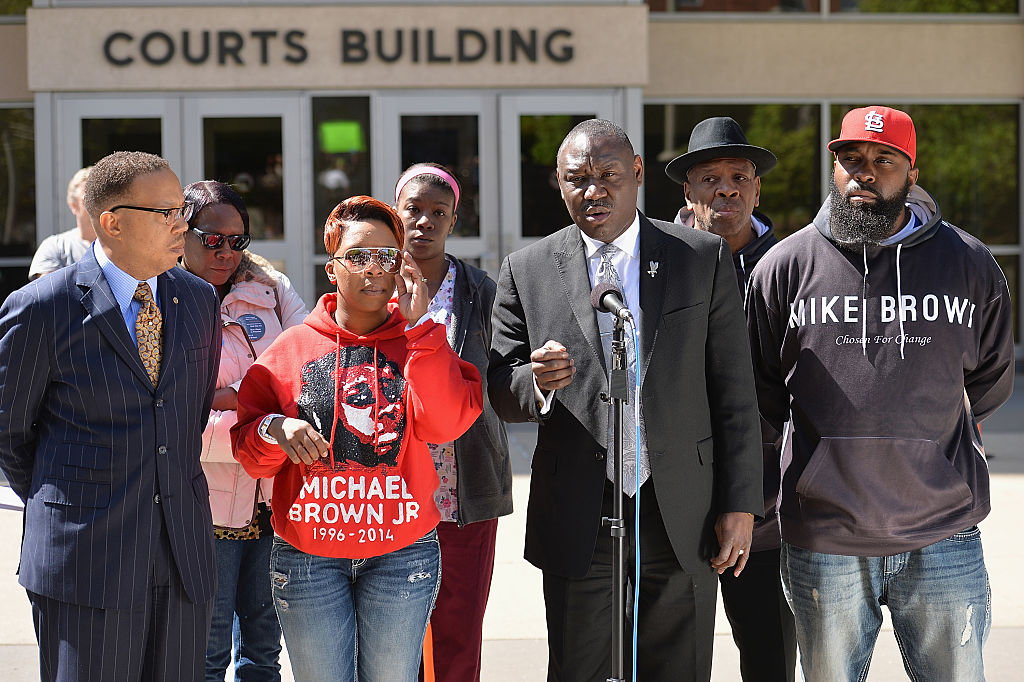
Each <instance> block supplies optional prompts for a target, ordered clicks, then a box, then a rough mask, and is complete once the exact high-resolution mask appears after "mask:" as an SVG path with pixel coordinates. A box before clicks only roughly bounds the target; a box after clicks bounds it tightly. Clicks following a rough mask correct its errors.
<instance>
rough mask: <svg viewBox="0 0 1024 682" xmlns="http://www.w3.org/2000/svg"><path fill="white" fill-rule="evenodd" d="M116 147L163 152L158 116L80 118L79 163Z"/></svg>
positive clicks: (105, 153)
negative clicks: (80, 141)
mask: <svg viewBox="0 0 1024 682" xmlns="http://www.w3.org/2000/svg"><path fill="white" fill-rule="evenodd" d="M117 151H132V152H148V153H149V154H156V155H157V156H163V143H162V141H161V139H160V119H159V118H83V119H82V165H83V166H91V165H92V164H94V163H96V162H97V161H99V160H100V159H102V158H103V157H104V156H106V155H107V154H111V153H113V152H117Z"/></svg>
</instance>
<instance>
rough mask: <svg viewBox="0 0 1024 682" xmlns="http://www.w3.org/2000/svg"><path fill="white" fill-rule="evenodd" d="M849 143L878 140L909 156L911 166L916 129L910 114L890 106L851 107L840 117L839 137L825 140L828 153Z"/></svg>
mask: <svg viewBox="0 0 1024 682" xmlns="http://www.w3.org/2000/svg"><path fill="white" fill-rule="evenodd" d="M848 142H877V143H878V144H884V145H885V146H887V147H892V148H893V149H895V150H896V151H899V152H903V154H905V155H906V156H907V157H908V158H909V159H910V166H911V168H913V166H914V161H915V159H916V157H917V132H916V131H915V130H914V121H913V120H912V119H911V118H910V115H909V114H907V113H906V112H904V111H900V110H899V109H890V108H889V107H863V108H861V109H853V110H851V111H849V112H848V113H847V114H846V116H844V117H843V129H842V130H841V131H839V137H838V138H836V139H835V140H832V141H831V142H829V143H828V149H829V151H831V152H834V151H836V150H837V149H839V148H840V147H842V146H843V145H844V144H846V143H848Z"/></svg>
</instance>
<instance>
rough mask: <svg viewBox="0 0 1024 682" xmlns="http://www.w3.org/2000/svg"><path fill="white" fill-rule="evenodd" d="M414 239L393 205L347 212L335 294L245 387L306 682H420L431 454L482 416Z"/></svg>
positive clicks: (359, 203) (333, 266) (250, 436)
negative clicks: (432, 299) (411, 243)
mask: <svg viewBox="0 0 1024 682" xmlns="http://www.w3.org/2000/svg"><path fill="white" fill-rule="evenodd" d="M403 240H404V230H403V226H402V221H401V220H400V219H399V218H398V216H397V215H396V214H395V212H394V211H393V210H392V209H391V208H390V207H389V206H387V205H386V204H384V203H382V202H380V201H377V200H375V199H371V198H370V197H352V198H350V199H346V200H345V201H343V202H342V203H341V204H339V205H338V206H337V207H336V208H335V209H334V211H332V212H331V215H330V217H328V219H327V224H326V225H325V227H324V245H325V246H326V247H327V252H328V253H329V254H331V256H330V258H329V260H328V261H327V264H326V270H327V276H328V278H329V279H330V281H331V282H333V283H336V285H337V291H336V292H332V293H329V294H325V295H324V296H323V297H322V298H321V299H320V301H319V302H318V304H317V307H316V309H315V310H314V311H313V312H312V313H311V314H310V315H309V317H307V318H306V320H305V323H304V324H302V325H298V326H296V327H292V328H291V329H288V330H286V331H285V332H284V333H282V334H281V335H280V336H279V337H278V338H277V340H275V341H274V343H273V344H272V345H271V346H270V348H268V349H267V350H266V351H265V352H264V353H263V355H261V356H260V358H259V360H258V361H257V362H256V363H255V364H254V365H253V366H252V367H251V368H250V370H249V372H248V373H247V374H246V377H245V379H244V380H243V381H242V385H241V387H240V389H239V392H238V423H237V424H236V425H235V427H234V428H233V429H232V432H231V435H232V440H233V443H234V446H235V456H236V457H237V458H238V460H239V462H241V464H242V465H243V467H245V470H246V471H247V472H248V473H249V474H250V475H251V476H253V477H260V478H268V477H271V476H274V477H275V478H274V493H273V499H272V507H273V512H274V513H273V517H272V519H273V525H274V531H275V538H274V547H273V551H272V554H271V582H272V584H273V590H274V600H275V605H276V607H277V612H278V617H279V618H280V620H281V628H282V630H283V631H284V636H285V643H286V645H287V648H288V654H289V658H290V660H291V664H292V671H293V673H294V675H295V679H296V680H298V681H299V682H306V681H315V680H325V681H326V680H332V681H333V680H341V681H345V682H347V681H352V682H354V681H355V680H357V679H358V680H360V681H361V682H370V681H372V682H383V681H385V680H387V681H392V680H393V681H395V682H410V681H412V680H415V679H416V673H417V669H418V666H419V661H420V654H421V647H422V641H423V634H424V631H425V630H426V624H427V619H428V617H429V615H430V610H431V608H432V607H433V603H434V599H435V598H436V595H437V585H438V576H439V573H440V553H439V550H438V544H437V536H436V532H435V530H434V528H435V526H436V525H437V522H438V519H439V514H438V511H437V507H436V505H435V504H434V501H433V495H434V490H435V489H436V488H437V485H438V479H437V474H436V473H435V470H434V464H433V461H432V459H431V456H430V452H429V451H428V449H427V443H428V442H432V443H437V442H445V441H448V440H452V439H453V438H456V437H458V436H460V435H461V434H462V433H463V432H464V431H465V430H466V429H468V428H469V426H470V425H472V424H473V422H474V421H475V420H476V418H477V416H478V415H479V414H480V411H481V405H482V401H483V397H482V391H481V381H480V374H479V372H478V371H477V370H476V368H475V367H473V365H471V364H470V363H468V362H464V361H462V360H460V359H459V358H458V356H457V355H455V353H454V352H453V351H452V350H451V347H450V346H449V344H448V340H447V337H446V334H445V327H444V325H439V324H437V323H435V322H433V321H431V320H429V319H426V320H422V321H421V319H420V318H422V317H423V315H424V313H425V312H426V310H427V303H428V298H427V287H426V281H425V279H424V278H423V276H422V273H421V272H420V270H419V268H418V267H417V265H416V263H415V261H413V259H412V258H411V257H410V256H408V255H407V254H405V253H404V252H403V251H402V250H401V244H402V243H403ZM396 287H397V306H395V305H392V306H389V305H388V300H389V299H390V298H391V296H392V293H395V292H396ZM417 322H419V323H418V324H417Z"/></svg>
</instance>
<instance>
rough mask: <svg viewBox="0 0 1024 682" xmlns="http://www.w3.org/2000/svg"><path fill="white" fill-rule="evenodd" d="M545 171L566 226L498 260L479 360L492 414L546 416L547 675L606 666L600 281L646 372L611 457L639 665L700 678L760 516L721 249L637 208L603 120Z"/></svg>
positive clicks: (540, 475) (533, 511) (754, 445)
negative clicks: (722, 592)
mask: <svg viewBox="0 0 1024 682" xmlns="http://www.w3.org/2000/svg"><path fill="white" fill-rule="evenodd" d="M557 168H558V183H559V189H560V190H561V193H562V198H563V199H564V201H565V205H566V208H567V209H568V211H569V215H570V216H571V217H572V220H573V224H571V225H569V226H568V227H565V228H563V229H561V230H558V231H555V232H554V233H553V234H552V235H550V236H548V237H545V238H544V239H541V240H540V241H538V242H536V243H534V244H532V245H530V246H527V247H526V248H524V249H521V250H519V251H516V252H515V253H513V254H511V255H510V256H508V257H507V258H506V259H505V261H504V262H503V263H502V266H501V274H500V275H499V279H498V290H497V295H496V297H495V302H494V311H493V316H492V324H493V337H492V341H491V361H490V365H489V370H488V392H489V395H490V398H491V402H492V403H493V405H494V408H495V411H496V412H497V413H498V416H499V417H502V418H503V419H505V420H507V421H509V422H523V421H535V422H538V423H539V425H540V426H539V428H538V435H537V447H536V450H535V452H534V455H533V473H532V476H531V481H530V500H529V506H528V509H527V520H526V559H527V560H528V561H530V562H531V563H533V564H534V565H535V566H537V567H539V568H540V569H541V570H542V571H543V574H544V575H543V581H544V604H545V609H546V616H547V626H548V679H549V680H560V681H580V682H592V681H593V680H603V679H607V678H608V677H609V676H610V673H611V672H613V671H612V669H611V666H612V651H611V632H612V620H611V614H612V608H611V604H612V584H611V570H612V540H611V534H610V532H609V530H608V528H606V527H604V528H603V527H602V526H603V524H602V518H607V517H611V516H612V511H613V504H614V499H613V498H614V486H613V485H612V482H611V477H612V472H613V464H614V462H613V460H614V459H615V458H614V457H613V456H612V455H613V453H614V448H613V447H612V445H611V443H612V431H611V424H612V418H611V406H610V405H606V404H604V403H602V402H601V401H602V397H603V396H605V395H606V392H607V391H608V380H607V373H606V367H608V366H609V354H610V347H611V329H612V320H611V316H612V315H611V313H604V312H602V313H598V312H597V311H596V310H595V309H594V308H593V307H592V306H591V301H590V295H591V291H592V289H593V288H594V287H596V286H599V285H602V284H603V285H606V286H608V287H614V288H615V289H616V290H618V291H619V292H622V298H623V300H624V302H625V303H626V305H627V306H628V307H629V309H630V310H632V311H633V315H634V316H635V318H636V321H637V325H638V327H639V330H638V331H639V334H638V336H639V347H638V348H634V349H632V350H630V351H628V353H627V364H628V365H629V366H630V368H629V376H630V378H629V381H628V383H629V384H630V385H635V382H636V380H637V377H638V376H639V381H640V384H641V386H640V394H639V396H632V400H636V399H639V403H640V422H639V423H637V422H636V421H635V419H634V403H632V402H631V403H630V405H629V408H628V409H626V410H624V412H625V415H624V417H625V418H624V420H623V422H624V424H623V427H624V432H625V434H626V435H625V436H624V438H623V440H624V445H625V452H624V456H623V461H622V464H623V468H624V470H625V476H624V480H623V491H624V500H623V501H624V507H625V525H626V528H625V536H626V542H627V553H628V557H629V558H628V559H627V561H626V563H627V566H628V567H629V568H630V569H632V566H633V557H634V554H633V553H634V552H635V551H636V543H635V536H636V535H637V534H638V535H639V547H640V564H641V565H640V572H639V575H634V576H632V578H633V581H637V582H638V583H639V597H638V599H637V600H636V601H635V603H636V604H637V608H638V612H639V616H638V618H639V620H638V623H637V630H638V642H639V646H638V651H637V667H638V677H639V679H642V680H647V681H649V682H679V681H681V680H708V679H710V677H711V648H712V642H713V639H714V619H715V616H714V614H715V602H716V600H717V592H718V590H717V580H716V575H717V574H718V573H720V572H724V571H726V570H732V571H735V572H736V573H737V574H739V573H740V572H742V570H743V567H744V565H745V564H746V560H747V557H748V556H749V551H750V539H751V530H752V528H753V523H754V516H755V515H757V516H760V515H761V514H763V513H764V504H763V500H762V494H761V447H760V433H759V429H758V420H757V406H756V404H755V401H754V387H753V377H752V375H751V368H750V362H749V359H748V358H749V356H750V348H749V346H748V344H747V340H746V334H745V333H744V322H743V310H742V305H741V301H740V297H739V294H738V293H737V291H736V282H735V280H734V276H733V271H732V258H731V257H730V254H729V247H728V245H727V244H726V242H725V241H724V240H723V239H722V238H721V237H719V236H717V235H713V234H709V233H706V232H702V231H699V230H691V229H686V228H681V227H679V226H677V225H673V224H672V223H665V222H661V221H654V220H649V219H648V218H647V217H646V216H644V215H643V214H642V213H640V212H638V211H637V207H636V199H637V192H638V190H639V188H640V185H641V183H642V182H643V179H644V165H643V160H642V159H641V158H640V156H639V155H637V154H635V153H634V151H633V146H632V144H631V143H630V141H629V138H628V137H627V136H626V133H625V132H624V131H623V130H622V129H621V128H619V126H617V125H615V124H614V123H612V122H610V121H604V120H598V119H591V120H588V121H584V122H582V123H580V124H579V125H578V126H576V127H575V128H574V129H573V130H571V131H570V132H569V134H568V135H567V136H566V137H565V139H564V140H563V142H562V144H561V147H560V149H559V151H558V155H557ZM628 345H629V346H634V345H635V344H633V343H629V344H628ZM628 358H633V359H628ZM638 432H639V433H638ZM638 437H639V440H640V447H639V448H637V447H636V445H635V444H636V442H637V440H638ZM636 495H639V497H640V516H639V518H637V517H636V515H635V512H634V509H635V507H634V502H635V498H634V496H636ZM630 572H631V573H632V570H631V571H630ZM627 621H632V618H631V617H627ZM631 624H632V623H631V622H629V623H628V624H627V625H626V627H627V632H628V627H629V625H631ZM627 639H629V638H628V637H627ZM626 656H627V660H628V658H629V652H628V651H627V652H626Z"/></svg>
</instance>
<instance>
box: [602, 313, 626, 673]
mask: <svg viewBox="0 0 1024 682" xmlns="http://www.w3.org/2000/svg"><path fill="white" fill-rule="evenodd" d="M613 318H614V320H615V327H614V328H613V330H612V347H611V368H610V369H609V370H608V393H609V395H610V396H611V402H612V432H613V434H614V435H613V441H614V442H613V443H612V449H613V455H614V457H615V467H614V468H613V470H612V471H613V475H612V488H613V490H614V491H615V492H614V500H613V502H612V515H611V517H607V516H606V517H604V518H603V519H601V521H602V522H603V523H604V525H606V526H608V528H609V532H610V533H611V538H612V669H611V676H610V677H608V678H607V682H625V679H626V677H625V674H626V673H625V660H624V659H625V653H624V644H625V639H624V634H623V627H624V626H623V623H624V621H625V613H626V591H625V589H624V582H625V577H626V520H625V519H624V518H623V511H622V449H623V448H622V406H623V405H624V404H625V403H628V402H629V371H628V369H627V365H626V340H625V322H624V321H623V320H622V319H620V318H619V317H618V316H617V315H614V316H613Z"/></svg>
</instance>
